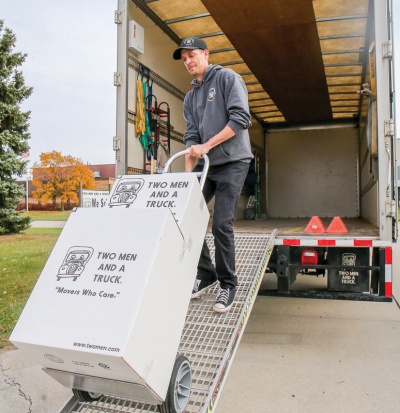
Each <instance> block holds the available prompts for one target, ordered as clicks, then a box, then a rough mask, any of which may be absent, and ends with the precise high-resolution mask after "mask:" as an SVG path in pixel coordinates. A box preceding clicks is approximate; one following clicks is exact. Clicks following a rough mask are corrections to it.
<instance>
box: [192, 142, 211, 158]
mask: <svg viewBox="0 0 400 413" xmlns="http://www.w3.org/2000/svg"><path fill="white" fill-rule="evenodd" d="M209 151H210V149H209V148H208V146H207V145H206V144H203V145H193V146H191V147H190V155H191V156H195V157H196V158H203V156H202V155H204V154H205V153H208V152H209Z"/></svg>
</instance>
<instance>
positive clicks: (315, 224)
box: [304, 216, 326, 233]
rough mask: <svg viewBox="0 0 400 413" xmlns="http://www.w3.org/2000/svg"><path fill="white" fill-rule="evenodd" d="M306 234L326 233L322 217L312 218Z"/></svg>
mask: <svg viewBox="0 0 400 413" xmlns="http://www.w3.org/2000/svg"><path fill="white" fill-rule="evenodd" d="M304 232H320V233H321V232H326V229H325V227H324V224H323V223H322V221H321V218H320V217H317V216H315V217H312V218H311V220H310V222H309V223H308V225H307V226H306V229H305V230H304Z"/></svg>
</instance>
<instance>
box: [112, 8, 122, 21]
mask: <svg viewBox="0 0 400 413" xmlns="http://www.w3.org/2000/svg"><path fill="white" fill-rule="evenodd" d="M114 23H115V24H121V23H122V11H118V10H115V15H114Z"/></svg>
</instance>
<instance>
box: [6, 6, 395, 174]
mask: <svg viewBox="0 0 400 413" xmlns="http://www.w3.org/2000/svg"><path fill="white" fill-rule="evenodd" d="M394 3H395V4H394V48H395V56H397V61H398V62H399V63H398V65H397V68H396V77H397V82H400V4H399V3H400V1H399V0H394ZM396 6H397V7H396ZM116 8H117V0H96V1H94V0H84V1H83V0H67V1H66V0H34V1H32V0H0V19H3V20H4V23H5V26H6V27H9V28H10V29H11V30H13V32H14V33H15V34H16V36H17V43H16V48H15V49H14V50H15V51H21V52H24V53H27V54H28V57H27V58H26V62H25V63H24V64H23V66H22V71H23V74H24V76H25V83H26V85H28V86H33V88H34V90H33V94H32V95H31V97H29V98H28V99H27V100H26V101H25V102H24V103H23V105H22V109H23V110H30V111H32V114H31V119H30V133H31V139H30V141H29V145H30V147H31V149H30V157H29V161H30V164H29V165H30V166H31V165H32V164H33V162H36V161H38V160H39V155H40V153H42V152H49V151H52V150H57V151H61V152H62V153H63V154H65V155H72V156H74V157H78V158H80V159H82V161H83V162H84V163H90V164H92V165H94V164H103V163H114V162H115V154H114V151H113V150H112V138H113V136H115V122H116V90H115V86H114V85H113V74H114V72H115V71H116V70H117V69H116V59H117V53H116V52H117V28H116V25H115V23H114V11H115V10H116ZM397 22H399V23H397ZM397 39H398V41H396V40H397ZM397 112H398V116H397V119H399V121H400V104H398V105H397ZM399 135H400V134H399Z"/></svg>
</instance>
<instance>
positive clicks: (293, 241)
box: [283, 239, 300, 245]
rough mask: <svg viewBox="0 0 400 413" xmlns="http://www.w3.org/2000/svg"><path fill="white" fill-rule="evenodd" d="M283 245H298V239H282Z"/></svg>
mask: <svg viewBox="0 0 400 413" xmlns="http://www.w3.org/2000/svg"><path fill="white" fill-rule="evenodd" d="M283 245H300V240H299V239H284V240H283Z"/></svg>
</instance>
